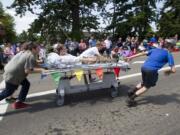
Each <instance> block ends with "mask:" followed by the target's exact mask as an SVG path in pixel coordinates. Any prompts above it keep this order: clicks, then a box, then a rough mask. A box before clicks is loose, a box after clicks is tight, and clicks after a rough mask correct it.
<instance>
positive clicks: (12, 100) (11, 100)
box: [5, 97, 17, 104]
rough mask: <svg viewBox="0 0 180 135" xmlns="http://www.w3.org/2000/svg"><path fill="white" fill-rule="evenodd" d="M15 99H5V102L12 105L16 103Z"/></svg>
mask: <svg viewBox="0 0 180 135" xmlns="http://www.w3.org/2000/svg"><path fill="white" fill-rule="evenodd" d="M16 99H17V98H14V97H11V98H6V99H5V101H6V102H7V103H8V104H11V103H14V102H15V101H16Z"/></svg>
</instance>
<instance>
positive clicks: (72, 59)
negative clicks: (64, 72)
mask: <svg viewBox="0 0 180 135" xmlns="http://www.w3.org/2000/svg"><path fill="white" fill-rule="evenodd" d="M59 57H60V60H61V63H63V64H74V63H79V62H80V58H79V57H76V56H73V55H71V54H66V55H63V56H59Z"/></svg>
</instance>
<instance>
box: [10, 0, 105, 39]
mask: <svg viewBox="0 0 180 135" xmlns="http://www.w3.org/2000/svg"><path fill="white" fill-rule="evenodd" d="M104 1H105V0H99V1H96V0H73V1H72V0H51V1H50V0H28V1H27V0H16V1H14V3H13V4H12V6H11V8H15V9H16V13H17V14H20V15H22V16H23V15H25V13H26V11H30V12H31V13H33V14H38V15H39V17H38V19H36V20H35V21H34V23H33V24H32V27H31V31H33V32H37V33H40V34H41V35H42V36H43V37H46V39H48V40H54V38H55V39H60V40H61V39H62V38H63V37H67V36H71V37H72V38H75V39H76V40H79V39H80V38H81V34H82V31H83V30H84V29H91V28H93V29H97V28H98V21H97V18H98V17H97V16H94V15H92V10H94V8H95V7H97V8H99V7H102V6H103V5H104V3H105V2H104ZM37 7H39V8H40V9H41V12H40V13H37V12H36V11H35V8H37Z"/></svg>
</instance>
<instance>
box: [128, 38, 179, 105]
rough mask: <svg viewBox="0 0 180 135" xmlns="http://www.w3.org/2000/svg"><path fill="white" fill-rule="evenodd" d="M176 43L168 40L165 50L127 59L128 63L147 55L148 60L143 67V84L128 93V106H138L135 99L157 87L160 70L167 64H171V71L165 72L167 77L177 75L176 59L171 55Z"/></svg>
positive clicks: (157, 50) (156, 49)
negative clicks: (172, 74)
mask: <svg viewBox="0 0 180 135" xmlns="http://www.w3.org/2000/svg"><path fill="white" fill-rule="evenodd" d="M175 44H176V42H175V40H174V39H166V40H165V45H164V48H162V49H160V48H155V49H151V50H149V51H147V52H142V53H139V54H136V55H133V56H131V57H128V58H127V61H130V60H132V59H133V58H136V57H139V56H143V55H147V56H148V58H147V60H146V61H145V63H144V64H143V66H142V67H141V73H142V82H141V83H139V84H138V85H137V86H136V88H135V89H134V90H131V91H128V100H127V103H128V106H133V105H135V104H136V102H135V100H134V99H135V98H136V97H137V96H139V95H141V94H143V93H144V92H146V91H147V90H148V89H149V88H150V87H153V86H155V85H156V82H157V80H158V70H159V69H161V68H162V67H163V66H164V65H165V64H166V63H168V64H169V67H170V69H168V70H166V71H165V74H166V75H169V74H171V73H175V72H176V69H175V65H174V58H173V56H172V54H171V53H170V52H171V51H172V49H173V48H174V46H175Z"/></svg>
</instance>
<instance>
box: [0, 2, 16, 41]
mask: <svg viewBox="0 0 180 135" xmlns="http://www.w3.org/2000/svg"><path fill="white" fill-rule="evenodd" d="M0 22H2V24H3V26H4V29H5V35H4V36H3V37H0V43H2V42H12V41H15V40H16V33H15V30H14V19H13V17H12V16H10V15H9V14H7V13H5V12H4V9H3V7H2V4H1V2H0Z"/></svg>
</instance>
